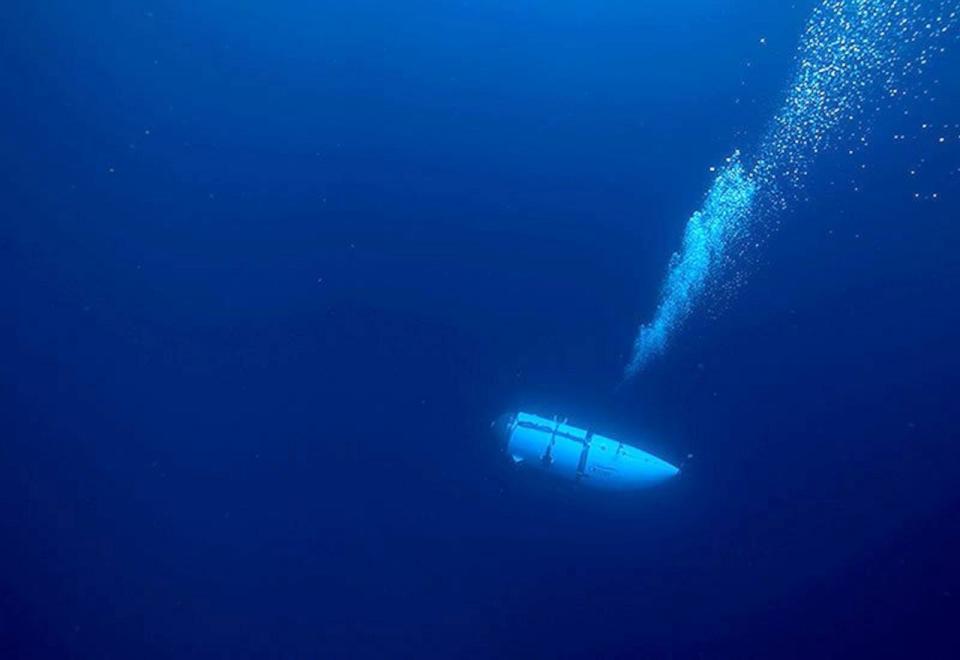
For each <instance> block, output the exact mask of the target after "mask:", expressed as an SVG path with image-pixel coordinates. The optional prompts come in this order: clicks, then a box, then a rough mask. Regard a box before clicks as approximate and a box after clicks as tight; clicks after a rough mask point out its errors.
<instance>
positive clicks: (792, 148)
mask: <svg viewBox="0 0 960 660" xmlns="http://www.w3.org/2000/svg"><path fill="white" fill-rule="evenodd" d="M958 11H960V0H928V1H922V0H909V1H908V0H823V2H821V3H820V5H819V6H818V7H817V8H816V9H815V10H814V12H813V15H812V16H811V18H810V20H809V22H808V23H807V25H806V29H805V30H804V33H803V36H802V38H801V41H800V46H799V48H798V50H797V57H796V72H795V74H794V77H793V80H792V82H791V84H790V85H789V87H788V88H787V90H786V94H785V98H784V101H783V104H782V106H781V108H780V110H779V112H778V113H777V114H776V115H775V116H774V118H773V120H772V121H771V124H770V126H769V128H768V129H767V131H766V134H765V136H764V138H763V139H762V140H761V143H760V145H759V147H758V149H757V151H756V156H755V159H754V160H753V161H752V163H750V164H744V163H745V162H746V161H745V160H744V159H742V158H740V157H739V153H738V154H736V155H735V156H734V157H733V158H731V159H729V160H728V164H727V166H726V167H724V168H722V169H721V170H720V172H719V174H718V175H717V177H716V179H715V181H714V183H713V186H712V187H711V189H710V191H709V192H708V194H707V197H706V200H705V201H704V204H703V207H702V208H701V209H700V210H699V211H697V212H696V213H694V214H693V216H692V217H691V218H690V220H689V221H688V223H687V227H686V230H685V233H684V237H683V244H682V246H681V249H680V251H679V252H677V253H675V254H674V255H673V257H672V258H671V260H670V265H669V267H668V269H667V275H666V279H665V281H664V284H663V289H662V291H661V294H660V301H659V303H658V305H657V309H656V312H655V314H654V317H653V319H652V320H651V321H650V322H649V323H647V324H645V325H643V326H641V327H640V330H639V331H638V333H637V337H636V339H635V340H634V345H633V353H632V356H631V358H630V361H629V363H628V364H627V367H626V378H628V379H629V378H631V377H633V376H634V375H636V374H637V373H638V372H639V371H641V370H642V369H643V368H644V367H645V366H646V365H647V364H648V363H649V362H650V360H652V359H653V358H655V357H656V356H658V355H660V354H661V353H663V351H664V350H665V348H666V346H667V343H668V341H669V340H670V338H671V336H672V335H673V334H674V332H675V331H676V330H677V328H679V326H680V325H681V324H682V323H683V322H684V321H685V320H686V319H687V318H688V317H689V315H690V314H691V313H692V312H693V311H694V309H695V307H696V306H697V305H698V303H700V302H701V300H702V299H703V298H704V296H705V294H706V293H707V291H708V290H709V289H711V288H722V287H723V286H724V281H723V278H721V277H720V275H721V274H723V273H727V272H730V271H731V270H733V269H732V268H731V266H732V264H733V263H734V262H735V261H736V260H737V259H742V258H744V256H745V254H746V253H747V252H749V251H750V250H752V249H756V248H757V247H759V245H760V243H761V242H762V237H763V234H764V231H770V230H772V229H773V228H775V226H776V221H773V222H770V221H769V220H770V219H771V218H773V217H775V214H776V213H778V212H781V211H782V210H783V209H785V208H786V207H787V206H788V205H789V202H790V201H791V200H793V199H796V198H797V196H798V192H799V191H800V190H801V189H802V185H803V181H804V179H805V178H806V176H807V175H808V173H809V169H810V167H811V165H812V163H813V162H814V160H815V159H816V158H817V156H818V155H820V154H822V153H823V152H825V151H827V150H830V149H834V150H836V149H840V150H845V151H847V152H848V153H849V155H853V154H854V153H855V152H856V151H857V150H859V149H862V148H864V147H866V146H867V145H868V144H869V121H868V120H869V117H870V116H871V115H872V114H873V113H875V112H876V111H878V110H881V109H883V108H884V107H889V106H890V105H892V103H893V102H894V101H896V100H897V99H899V98H906V97H907V96H908V95H909V94H910V93H911V92H909V91H907V90H908V88H910V87H911V85H912V84H914V83H916V82H917V81H918V80H919V79H920V77H921V76H922V75H923V73H924V71H925V69H926V67H927V65H928V63H929V62H930V60H931V59H932V58H933V57H934V56H935V55H936V54H938V53H940V52H942V51H943V49H944V40H945V38H946V37H947V36H949V35H952V33H953V31H954V28H955V26H956V23H957V19H958ZM761 43H763V41H761ZM863 167H866V165H865V164H864V165H863ZM762 219H766V220H767V222H760V221H761V220H762ZM727 279H731V278H727ZM740 279H742V278H739V277H737V274H736V273H734V275H733V277H732V280H737V281H740Z"/></svg>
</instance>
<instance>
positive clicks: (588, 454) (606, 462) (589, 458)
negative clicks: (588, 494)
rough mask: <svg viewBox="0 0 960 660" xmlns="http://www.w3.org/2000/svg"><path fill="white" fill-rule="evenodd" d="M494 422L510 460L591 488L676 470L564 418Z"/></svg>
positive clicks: (651, 479)
mask: <svg viewBox="0 0 960 660" xmlns="http://www.w3.org/2000/svg"><path fill="white" fill-rule="evenodd" d="M494 426H495V428H497V430H498V432H499V433H500V434H501V436H502V438H503V443H504V451H505V452H506V453H507V455H508V456H510V458H511V459H513V462H514V463H517V464H524V465H528V466H530V467H533V468H535V469H538V470H541V471H543V472H548V473H550V474H554V475H556V476H558V477H561V478H563V479H566V480H568V481H575V482H578V483H581V484H583V485H585V486H589V487H593V488H602V489H607V490H633V489H637V488H645V487H648V486H654V485H656V484H658V483H660V482H662V481H666V480H667V479H669V478H670V477H673V476H675V475H677V474H678V473H679V472H680V470H679V469H678V468H676V467H674V466H673V465H671V464H670V463H667V462H666V461H664V460H662V459H660V458H657V457H656V456H654V455H653V454H648V453H647V452H645V451H643V450H641V449H637V448H636V447H632V446H630V445H626V444H624V443H622V442H620V441H619V440H614V439H613V438H608V437H606V436H602V435H599V434H596V433H594V432H593V431H590V430H586V429H581V428H577V427H574V426H570V425H569V424H567V422H566V420H564V421H560V420H558V419H552V420H551V419H546V418H544V417H538V416H537V415H531V414H530V413H524V412H519V413H516V414H507V415H503V416H502V417H500V418H499V419H498V420H497V421H496V422H495V423H494Z"/></svg>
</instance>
